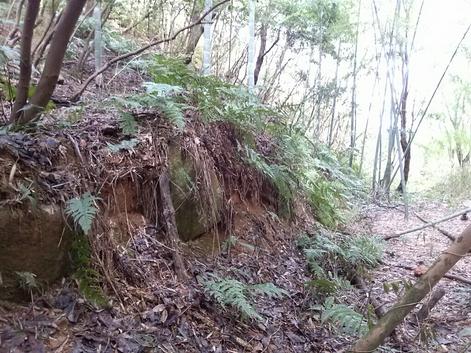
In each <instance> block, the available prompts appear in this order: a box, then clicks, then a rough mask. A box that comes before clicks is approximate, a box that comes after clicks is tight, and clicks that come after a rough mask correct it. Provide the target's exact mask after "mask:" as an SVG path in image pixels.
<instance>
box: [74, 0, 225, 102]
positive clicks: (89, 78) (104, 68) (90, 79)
mask: <svg viewBox="0 0 471 353" xmlns="http://www.w3.org/2000/svg"><path fill="white" fill-rule="evenodd" d="M229 1H230V0H222V1H221V2H219V3H217V4H216V5H214V6H213V7H212V8H210V9H209V10H208V11H206V12H204V13H203V15H201V17H200V18H199V19H198V20H197V21H196V22H193V23H191V24H189V25H188V26H185V27H183V28H180V29H179V30H178V31H176V32H175V33H174V34H173V35H171V36H170V37H168V38H165V39H160V40H155V41H153V42H150V43H149V44H146V45H145V46H143V47H141V48H139V49H137V50H135V51H132V52H129V53H126V54H123V55H120V56H117V57H115V58H114V59H112V60H110V61H108V62H107V63H106V64H105V65H103V66H102V67H101V68H100V69H98V70H97V71H95V72H94V73H93V74H92V75H90V76H89V77H88V78H87V80H86V81H85V82H84V83H83V84H82V86H81V87H80V88H79V90H78V91H77V92H75V93H74V94H73V96H72V97H71V98H70V100H71V101H72V102H76V101H78V100H79V98H80V96H81V95H82V93H83V92H84V91H85V90H86V89H87V87H88V85H89V84H90V83H91V82H92V81H93V80H94V79H95V77H97V76H98V75H100V74H102V73H103V72H105V71H106V70H107V69H108V68H110V67H111V66H112V65H113V64H115V63H117V62H118V61H122V60H124V59H127V58H130V57H132V56H136V55H139V54H141V53H142V52H144V51H146V50H147V49H149V48H151V47H155V46H156V45H159V44H162V43H167V42H170V41H172V40H174V39H175V38H177V37H178V35H179V34H180V33H182V32H184V31H186V30H188V29H190V28H192V27H194V26H197V25H199V24H201V23H202V22H203V20H204V19H205V18H206V16H207V15H208V14H209V13H211V12H212V11H214V10H215V9H216V8H218V7H219V6H221V5H223V4H225V3H227V2H229Z"/></svg>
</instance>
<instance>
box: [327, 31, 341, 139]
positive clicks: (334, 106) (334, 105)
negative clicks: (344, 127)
mask: <svg viewBox="0 0 471 353" xmlns="http://www.w3.org/2000/svg"><path fill="white" fill-rule="evenodd" d="M341 49H342V40H341V39H340V40H339V45H338V47H337V60H336V65H335V77H334V82H335V90H334V98H333V100H332V111H331V113H330V125H329V135H328V137H327V146H329V148H330V147H332V143H333V141H332V135H333V133H334V122H335V113H336V110H337V96H338V95H339V67H340V53H341Z"/></svg>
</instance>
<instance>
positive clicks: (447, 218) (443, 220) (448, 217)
mask: <svg viewBox="0 0 471 353" xmlns="http://www.w3.org/2000/svg"><path fill="white" fill-rule="evenodd" d="M468 212H471V207H470V208H467V209H464V210H462V211H459V212H456V213H453V214H452V215H449V216H446V217H444V218H441V219H439V220H436V221H433V222H428V223H427V224H424V225H423V226H420V227H416V228H413V229H409V230H406V231H404V232H401V233H397V234H393V235H388V236H387V237H384V240H390V239H394V238H399V237H400V236H402V235H405V234H409V233H413V232H416V231H418V230H422V229H425V228H428V227H434V226H435V225H437V224H438V223H442V222H445V221H449V220H450V219H453V218H456V217H458V216H461V215H462V214H464V213H468Z"/></svg>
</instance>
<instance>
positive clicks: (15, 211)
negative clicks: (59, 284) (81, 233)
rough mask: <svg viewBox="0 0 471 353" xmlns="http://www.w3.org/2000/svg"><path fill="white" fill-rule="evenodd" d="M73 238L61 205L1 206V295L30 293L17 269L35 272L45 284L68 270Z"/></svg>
mask: <svg viewBox="0 0 471 353" xmlns="http://www.w3.org/2000/svg"><path fill="white" fill-rule="evenodd" d="M72 239H73V232H72V231H71V230H70V228H69V227H68V226H67V225H66V223H65V220H64V217H63V215H62V211H61V209H60V208H59V207H58V206H54V205H38V206H36V207H32V206H31V207H3V208H0V274H1V277H0V279H1V280H0V299H3V300H21V299H22V298H24V297H25V294H27V293H25V291H24V290H22V289H21V287H20V277H19V275H18V274H17V272H29V273H32V274H34V275H35V276H36V278H35V279H36V281H37V282H38V283H39V284H42V285H44V284H47V283H51V282H53V281H55V280H57V279H59V278H61V277H62V276H63V275H65V274H67V272H68V270H69V268H70V256H69V251H70V247H71V244H72ZM26 298H27V296H26Z"/></svg>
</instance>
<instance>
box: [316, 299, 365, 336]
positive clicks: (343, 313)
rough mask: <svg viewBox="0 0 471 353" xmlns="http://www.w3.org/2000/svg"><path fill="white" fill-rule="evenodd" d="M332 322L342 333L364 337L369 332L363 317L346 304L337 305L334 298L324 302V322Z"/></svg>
mask: <svg viewBox="0 0 471 353" xmlns="http://www.w3.org/2000/svg"><path fill="white" fill-rule="evenodd" d="M327 321H329V322H332V323H333V324H334V325H335V326H336V327H337V328H338V329H339V330H340V331H342V332H344V333H346V334H351V335H362V334H365V333H366V332H367V331H368V323H367V320H366V319H365V318H364V317H363V315H361V314H359V313H357V312H356V311H355V310H353V309H352V308H350V307H349V306H347V305H344V304H336V303H335V302H334V299H333V298H327V299H326V301H325V302H324V307H323V312H322V322H327Z"/></svg>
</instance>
